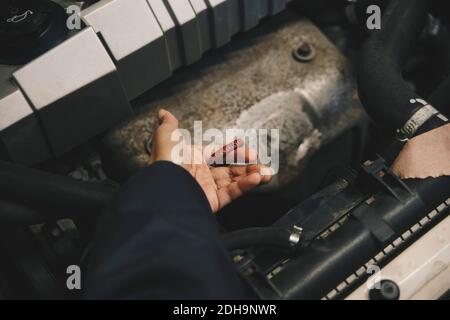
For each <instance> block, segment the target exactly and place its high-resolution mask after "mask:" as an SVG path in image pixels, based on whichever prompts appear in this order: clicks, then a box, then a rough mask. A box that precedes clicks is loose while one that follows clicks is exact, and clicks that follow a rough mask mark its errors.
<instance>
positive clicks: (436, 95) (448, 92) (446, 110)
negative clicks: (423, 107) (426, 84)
mask: <svg viewBox="0 0 450 320" xmlns="http://www.w3.org/2000/svg"><path fill="white" fill-rule="evenodd" d="M428 102H429V103H430V104H431V105H432V106H434V107H435V108H436V109H438V110H439V111H440V112H442V113H443V114H444V115H446V116H447V117H450V77H447V79H445V80H444V81H443V82H442V83H441V84H440V85H439V87H437V88H436V89H435V90H434V91H433V93H432V94H431V95H430V97H429V98H428Z"/></svg>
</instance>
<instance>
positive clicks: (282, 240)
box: [222, 227, 292, 251]
mask: <svg viewBox="0 0 450 320" xmlns="http://www.w3.org/2000/svg"><path fill="white" fill-rule="evenodd" d="M222 237H223V240H224V242H225V245H226V247H227V248H228V249H229V250H230V251H231V250H238V249H247V248H250V247H261V246H275V247H282V248H292V245H291V242H290V237H291V232H289V231H288V230H287V229H283V228H275V227H269V228H249V229H243V230H238V231H233V232H230V233H226V234H224V235H223V236H222Z"/></svg>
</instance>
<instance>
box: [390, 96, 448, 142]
mask: <svg viewBox="0 0 450 320" xmlns="http://www.w3.org/2000/svg"><path fill="white" fill-rule="evenodd" d="M437 114H439V111H438V110H436V109H435V108H434V107H433V106H431V105H429V104H427V105H425V106H423V107H422V108H420V109H419V110H418V111H417V112H416V113H415V114H414V115H413V116H412V117H411V118H410V119H409V120H408V121H407V122H406V123H405V125H404V126H403V128H401V129H398V130H397V138H398V139H399V140H400V141H408V140H409V139H411V138H412V137H414V135H415V133H416V132H417V130H419V129H420V128H421V127H422V126H423V125H424V123H425V122H427V121H428V120H429V119H430V118H432V117H433V116H435V115H437Z"/></svg>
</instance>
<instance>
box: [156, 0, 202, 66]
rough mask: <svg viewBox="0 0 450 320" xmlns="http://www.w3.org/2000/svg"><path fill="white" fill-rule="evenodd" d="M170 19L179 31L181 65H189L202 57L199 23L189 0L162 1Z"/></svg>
mask: <svg viewBox="0 0 450 320" xmlns="http://www.w3.org/2000/svg"><path fill="white" fill-rule="evenodd" d="M164 3H165V5H166V7H167V9H168V10H169V13H170V15H171V17H172V19H173V20H174V21H175V24H176V26H177V28H178V29H179V33H180V36H179V38H178V41H179V48H180V49H182V52H183V63H184V64H186V65H190V64H192V63H194V62H196V61H198V60H199V59H200V58H201V56H202V53H203V52H202V45H201V40H200V39H201V36H200V28H199V22H198V20H197V18H196V15H195V12H194V9H193V8H192V6H191V3H190V2H189V0H164Z"/></svg>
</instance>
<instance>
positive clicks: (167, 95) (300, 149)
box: [103, 12, 364, 186]
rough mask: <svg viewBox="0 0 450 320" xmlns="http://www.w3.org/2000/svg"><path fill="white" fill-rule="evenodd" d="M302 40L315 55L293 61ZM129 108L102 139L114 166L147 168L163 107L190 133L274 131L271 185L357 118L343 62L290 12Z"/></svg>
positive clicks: (297, 172)
mask: <svg viewBox="0 0 450 320" xmlns="http://www.w3.org/2000/svg"><path fill="white" fill-rule="evenodd" d="M302 41H307V42H309V43H311V44H312V45H313V46H314V48H315V50H316V57H315V58H314V59H313V60H312V61H311V62H308V63H300V62H298V61H296V60H295V59H294V58H293V56H292V52H293V50H294V49H295V48H297V47H298V46H299V44H301V43H302ZM133 105H134V108H135V111H136V114H137V115H136V116H135V117H134V118H133V119H131V120H129V121H128V122H126V123H124V124H122V125H121V126H119V127H118V128H117V129H115V130H113V131H112V132H110V133H109V134H108V135H107V136H106V137H105V139H104V140H103V146H104V148H105V149H106V150H108V153H109V154H111V157H110V159H109V161H113V162H115V163H114V166H115V167H118V168H126V169H127V172H128V173H130V172H132V171H134V170H135V169H136V167H139V166H144V165H145V164H146V162H147V161H148V154H147V153H146V148H145V145H146V141H147V140H148V139H149V138H150V137H151V134H152V132H153V129H154V126H155V121H154V120H155V114H156V111H157V110H158V109H159V108H161V107H164V108H165V109H167V110H169V111H171V112H173V113H174V114H175V115H176V116H177V117H178V118H179V119H180V125H181V127H183V128H186V129H189V130H192V128H193V124H194V121H196V120H202V121H203V129H204V130H205V129H207V128H217V129H220V130H224V129H227V128H236V127H237V128H242V129H246V128H266V129H271V128H275V129H280V171H279V174H278V175H277V177H276V179H274V181H273V183H272V186H280V185H285V184H287V183H288V182H290V181H292V180H293V179H294V178H296V177H298V176H299V175H300V174H301V169H302V167H304V165H305V162H306V161H307V160H308V158H309V157H310V156H311V155H312V154H313V153H314V152H315V151H317V150H318V149H319V148H320V147H321V146H323V145H324V144H326V143H328V142H330V141H332V140H333V138H335V137H337V136H338V135H339V134H340V133H342V132H344V131H345V130H346V129H348V128H351V127H353V126H354V125H355V124H357V123H359V122H360V121H361V120H362V119H363V118H364V113H363V111H362V108H361V106H360V104H359V100H358V98H357V94H356V88H355V82H354V76H353V72H352V71H351V69H350V66H349V64H348V62H347V60H346V59H345V58H344V57H343V56H342V55H341V54H340V53H339V52H338V50H337V49H336V48H335V47H334V46H333V45H332V44H331V43H330V42H329V41H328V39H326V38H325V36H324V35H323V34H322V33H321V32H320V30H318V29H317V28H316V27H315V26H314V25H313V24H312V23H311V22H310V21H308V20H305V19H303V18H300V17H298V16H297V15H296V14H294V13H292V12H286V13H284V14H282V15H279V16H277V17H275V18H274V19H272V20H271V21H266V22H265V23H263V25H262V26H260V27H258V28H257V29H255V30H254V31H252V32H250V33H247V34H244V35H241V36H239V37H238V38H237V39H234V40H233V41H232V43H231V44H230V45H228V46H226V47H225V48H224V49H223V50H217V51H213V52H211V53H210V55H209V56H207V57H205V58H204V59H203V60H201V61H200V62H199V63H197V64H196V65H194V66H192V67H190V68H188V69H185V70H182V71H180V72H178V73H177V74H175V76H173V77H172V78H171V79H170V80H168V81H166V82H165V83H163V84H162V85H160V86H158V87H156V88H154V89H153V90H152V91H150V92H148V93H146V94H144V95H143V96H142V97H140V98H139V99H137V100H136V101H134V103H133Z"/></svg>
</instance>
